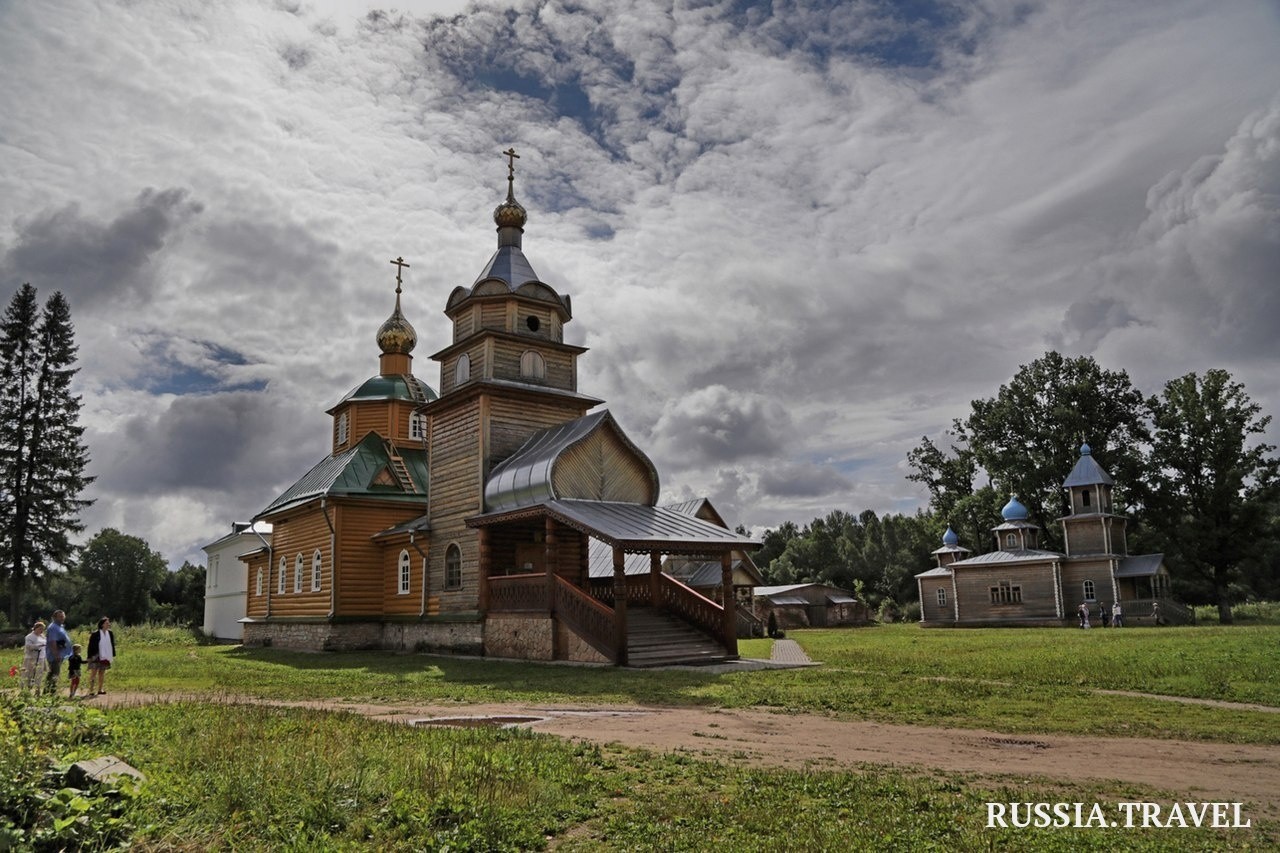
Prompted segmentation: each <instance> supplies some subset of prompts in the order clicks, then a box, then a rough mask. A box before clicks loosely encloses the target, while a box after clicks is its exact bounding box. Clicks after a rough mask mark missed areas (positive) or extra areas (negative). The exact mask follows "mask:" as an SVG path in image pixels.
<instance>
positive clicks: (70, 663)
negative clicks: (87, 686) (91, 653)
mask: <svg viewBox="0 0 1280 853" xmlns="http://www.w3.org/2000/svg"><path fill="white" fill-rule="evenodd" d="M83 665H84V658H82V657H80V644H79V643H76V644H75V645H74V646H72V647H71V657H69V658H67V681H69V682H71V692H70V693H68V694H67V698H68V699H74V698H76V691H77V690H79V689H80V667H81V666H83Z"/></svg>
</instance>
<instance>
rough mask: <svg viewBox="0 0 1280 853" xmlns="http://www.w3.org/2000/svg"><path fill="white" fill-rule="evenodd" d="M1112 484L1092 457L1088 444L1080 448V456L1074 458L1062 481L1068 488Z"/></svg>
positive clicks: (1107, 475) (1108, 476) (1109, 477)
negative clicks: (1069, 470) (1073, 464)
mask: <svg viewBox="0 0 1280 853" xmlns="http://www.w3.org/2000/svg"><path fill="white" fill-rule="evenodd" d="M1099 484H1101V485H1106V486H1111V485H1114V481H1113V480H1112V479H1111V476H1110V475H1109V474H1107V472H1106V471H1103V470H1102V466H1101V465H1099V464H1098V460H1096V459H1094V458H1093V453H1092V451H1090V450H1089V445H1087V444H1086V445H1084V446H1083V447H1081V448H1080V458H1079V459H1077V460H1076V464H1075V467H1074V468H1072V469H1071V473H1070V474H1068V475H1067V479H1066V480H1064V481H1063V483H1062V485H1063V488H1067V489H1070V488H1072V487H1073V486H1096V485H1099Z"/></svg>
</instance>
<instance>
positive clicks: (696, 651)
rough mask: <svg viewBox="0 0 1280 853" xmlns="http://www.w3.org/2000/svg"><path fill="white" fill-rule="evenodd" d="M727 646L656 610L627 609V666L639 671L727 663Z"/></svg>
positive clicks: (634, 607)
mask: <svg viewBox="0 0 1280 853" xmlns="http://www.w3.org/2000/svg"><path fill="white" fill-rule="evenodd" d="M728 659H729V655H728V653H727V652H726V651H725V648H724V646H723V645H721V644H720V643H718V642H717V641H716V640H713V639H712V638H711V637H709V636H707V635H706V634H704V633H702V632H701V631H699V630H698V629H697V628H694V627H693V626H692V625H690V624H689V623H688V622H685V621H684V620H683V619H680V618H678V617H676V616H672V615H671V614H669V613H663V612H661V611H657V610H654V609H653V608H652V607H637V606H634V605H633V606H631V607H628V608H627V665H628V666H635V667H646V666H674V665H677V664H681V665H690V664H694V665H696V664H708V663H723V662H725V661H727V660H728Z"/></svg>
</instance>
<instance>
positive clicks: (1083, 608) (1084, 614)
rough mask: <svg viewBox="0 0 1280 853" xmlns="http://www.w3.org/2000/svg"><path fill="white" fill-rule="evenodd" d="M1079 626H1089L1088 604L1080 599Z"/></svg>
mask: <svg viewBox="0 0 1280 853" xmlns="http://www.w3.org/2000/svg"><path fill="white" fill-rule="evenodd" d="M1080 627H1081V628H1088V627H1090V625H1089V605H1088V604H1086V603H1085V602H1083V601H1082V602H1080Z"/></svg>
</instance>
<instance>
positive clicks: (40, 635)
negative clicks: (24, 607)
mask: <svg viewBox="0 0 1280 853" xmlns="http://www.w3.org/2000/svg"><path fill="white" fill-rule="evenodd" d="M66 621H67V614H66V613H64V612H62V611H61V610H55V611H53V616H52V617H51V618H50V619H49V623H48V624H47V625H46V624H45V623H44V622H41V621H38V622H36V623H35V625H33V626H32V627H31V633H30V634H27V637H26V639H25V640H24V641H23V645H22V686H23V687H26V688H30V689H31V690H34V691H35V692H37V693H39V692H40V691H41V690H42V689H43V690H44V692H46V693H55V692H57V690H58V679H59V678H60V677H61V675H62V664H63V662H64V661H65V662H66V664H67V678H68V680H69V681H70V684H71V690H70V693H69V694H68V695H69V697H70V698H72V699H74V698H75V697H76V694H77V693H79V691H80V670H81V668H82V667H84V666H85V665H86V664H87V665H88V668H89V685H88V689H87V690H86V691H85V693H86V694H87V695H90V696H95V695H96V696H102V695H103V694H105V693H106V692H107V670H108V669H110V668H111V662H112V661H113V660H115V658H116V655H118V654H119V653H120V647H119V646H118V645H117V644H116V636H115V634H113V633H112V632H111V620H110V619H108V618H107V617H106V616H103V617H102V618H101V619H99V620H98V630H96V631H94V632H93V633H92V634H90V635H89V656H88V659H87V660H86V659H85V658H84V657H81V655H80V652H81V649H82V648H83V647H82V646H81V645H80V644H79V643H73V642H71V635H70V634H68V633H67V629H66V627H65V624H66ZM42 676H43V677H42ZM95 687H96V690H95Z"/></svg>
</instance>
